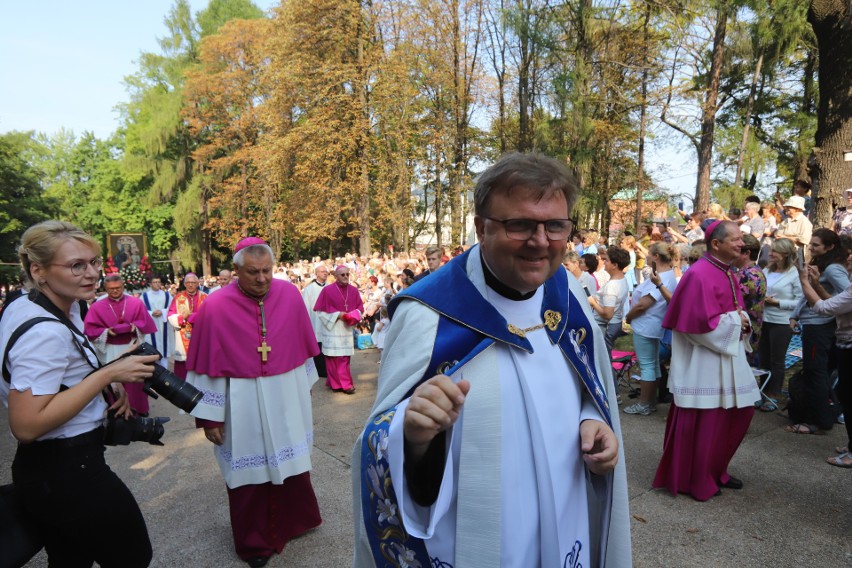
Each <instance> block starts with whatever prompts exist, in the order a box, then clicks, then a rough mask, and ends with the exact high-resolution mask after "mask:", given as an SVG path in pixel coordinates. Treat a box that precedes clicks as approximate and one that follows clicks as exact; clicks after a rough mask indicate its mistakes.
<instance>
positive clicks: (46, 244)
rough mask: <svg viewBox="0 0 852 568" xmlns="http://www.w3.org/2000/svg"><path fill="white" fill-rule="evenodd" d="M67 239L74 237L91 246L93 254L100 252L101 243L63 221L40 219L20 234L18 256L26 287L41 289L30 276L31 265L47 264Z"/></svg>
mask: <svg viewBox="0 0 852 568" xmlns="http://www.w3.org/2000/svg"><path fill="white" fill-rule="evenodd" d="M68 239H74V240H75V241H78V242H80V243H83V244H84V245H87V246H88V247H89V248H91V249H92V250H93V251H94V252H95V254H100V252H101V245H100V244H98V241H96V240H95V239H94V238H92V236H91V235H89V234H88V233H86V232H85V231H83V230H82V229H80V228H79V227H77V226H75V225H72V224H71V223H66V222H65V221H42V222H41V223H38V224H37V225H33V226H32V227H30V228H29V229H27V230H26V231H24V234H23V235H21V244H20V245H19V246H18V258H20V260H21V267H22V269H23V272H24V284H25V285H26V286H27V287H28V288H35V289H36V290H41V287H40V285H39V283H38V282H36V281H35V280H34V279H33V277H32V272H31V270H32V266H33V264H38V265H39V266H47V265H49V264H50V263H51V262H53V258H54V257H55V256H56V251H57V250H59V247H61V246H62V245H63V244H65V243H66V242H67V241H68Z"/></svg>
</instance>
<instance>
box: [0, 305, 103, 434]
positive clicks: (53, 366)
mask: <svg viewBox="0 0 852 568" xmlns="http://www.w3.org/2000/svg"><path fill="white" fill-rule="evenodd" d="M70 315H71V317H70V319H71V322H72V323H73V324H74V325H75V327H77V329H78V330H80V331H82V329H83V320H82V319H81V318H80V306H79V305H78V304H77V303H76V302H75V303H74V304H73V305H72V306H71V314H70ZM45 316H48V317H53V316H51V315H50V313H48V312H47V311H46V310H45V309H44V308H42V307H41V306H39V305H38V304H35V303H33V302H31V301H30V300H29V299H27V298H20V299H18V300H15V301H14V302H12V303H11V304H10V305H9V306H8V307H7V308H6V311H5V313H4V314H3V319H2V321H0V356H2V354H3V353H5V352H6V345H7V344H8V342H9V338H10V337H11V335H12V333H14V331H15V330H16V329H18V328H19V327H20V326H21V325H22V324H24V323H25V322H26V321H28V320H30V319H32V318H36V317H45ZM83 351H84V352H85V353H86V356H87V358H88V359H89V362H90V363H91V364H89V363H87V362H86V360H85V359H83V355H82V354H81V353H80V351H79V350H78V348H77V346H76V345H75V344H74V340H73V339H72V333H71V331H70V330H69V329H68V328H67V327H65V325H63V324H61V323H53V322H42V323H38V324H36V325H35V326H33V327H32V328H30V329H29V330H27V332H26V333H24V335H22V336H21V337H20V338H19V339H18V341H17V343H15V345H14V346H13V347H12V350H11V351H10V352H9V359H8V361H7V368H8V369H9V372H10V374H11V377H12V382H11V388H13V389H15V390H17V391H18V392H24V391H26V390H29V391H31V392H32V394H34V395H36V396H39V395H52V394H56V393H58V392H59V387H60V386H61V385H63V384H64V385H66V386H67V387H69V388H70V387H73V386H74V385H76V384H78V383H80V382H81V381H82V380H83V379H84V378H85V377H86V376H87V375H88V374H89V373H91V372H92V371H93V370H94V369H93V368H92V365H94V367H95V368H97V367H98V360H97V357H95V355H94V354H92V353H90V352H89V351H88V350H86V349H84V350H83ZM0 383H2V386H0V389H2V392H0V398H2V400H3V404H5V405H6V406H7V407H8V406H9V402H8V388H9V385H8V384H7V383H6V381H5V380H3V379H0ZM106 409H107V404H106V401H105V400H104V398H103V397H102V396H96V397H94V398H93V399H92V400H91V401H90V402H89V403H88V404H87V405H86V406H84V407H83V409H82V410H81V411H80V412H79V413H78V414H77V415H76V416H74V417H73V418H71V420H69V421H68V422H66V423H65V424H62V425H61V426H59V427H58V428H56V429H54V430H51V431H50V432H48V433H47V434H45V435H43V436H41V437H40V438H38V439H39V440H50V439H53V438H71V437H73V436H78V435H80V434H85V433H86V432H90V431H91V430H94V429H95V428H97V427H99V426H101V425H102V424H103V422H104V413H105V412H106Z"/></svg>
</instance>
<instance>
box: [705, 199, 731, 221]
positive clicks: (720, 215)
mask: <svg viewBox="0 0 852 568" xmlns="http://www.w3.org/2000/svg"><path fill="white" fill-rule="evenodd" d="M707 217H708V218H710V219H721V220H723V221H730V220H731V219H730V217H728V216H727V215H725V210H724V209H722V206H721V205H719V204H718V203H711V204H710V205H708V206H707Z"/></svg>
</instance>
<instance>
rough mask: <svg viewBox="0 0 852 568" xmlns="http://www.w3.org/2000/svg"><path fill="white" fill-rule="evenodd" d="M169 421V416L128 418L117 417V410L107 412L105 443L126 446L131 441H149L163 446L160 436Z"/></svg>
mask: <svg viewBox="0 0 852 568" xmlns="http://www.w3.org/2000/svg"><path fill="white" fill-rule="evenodd" d="M168 421H169V418H168V417H167V416H158V417H157V418H147V417H146V418H142V417H141V416H131V417H130V418H128V419H126V420H125V419H124V418H121V417H118V418H116V416H115V411H114V410H110V411H108V412H107V421H106V432H105V433H104V444H106V445H107V446H126V445H128V444H130V442H148V443H149V444H151V445H152V446H162V445H163V443H162V442H161V441H160V438H162V437H163V434H165V432H166V430H165V428H163V424H165V423H166V422H168Z"/></svg>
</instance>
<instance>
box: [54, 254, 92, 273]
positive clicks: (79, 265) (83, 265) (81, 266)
mask: <svg viewBox="0 0 852 568" xmlns="http://www.w3.org/2000/svg"><path fill="white" fill-rule="evenodd" d="M103 265H104V259H103V258H101V257H99V256H96V257H95V258H93V259H92V260H90V261H88V262H87V261H85V260H78V261H77V262H73V263H71V264H55V263H53V264H51V266H62V267H63V268H70V269H71V274H73V275H74V276H82V275H83V274H85V272H86V269H87V268H88V267H89V266H93V267H94V268H95V270H97V271H98V272H100V270H101V267H102V266H103Z"/></svg>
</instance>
